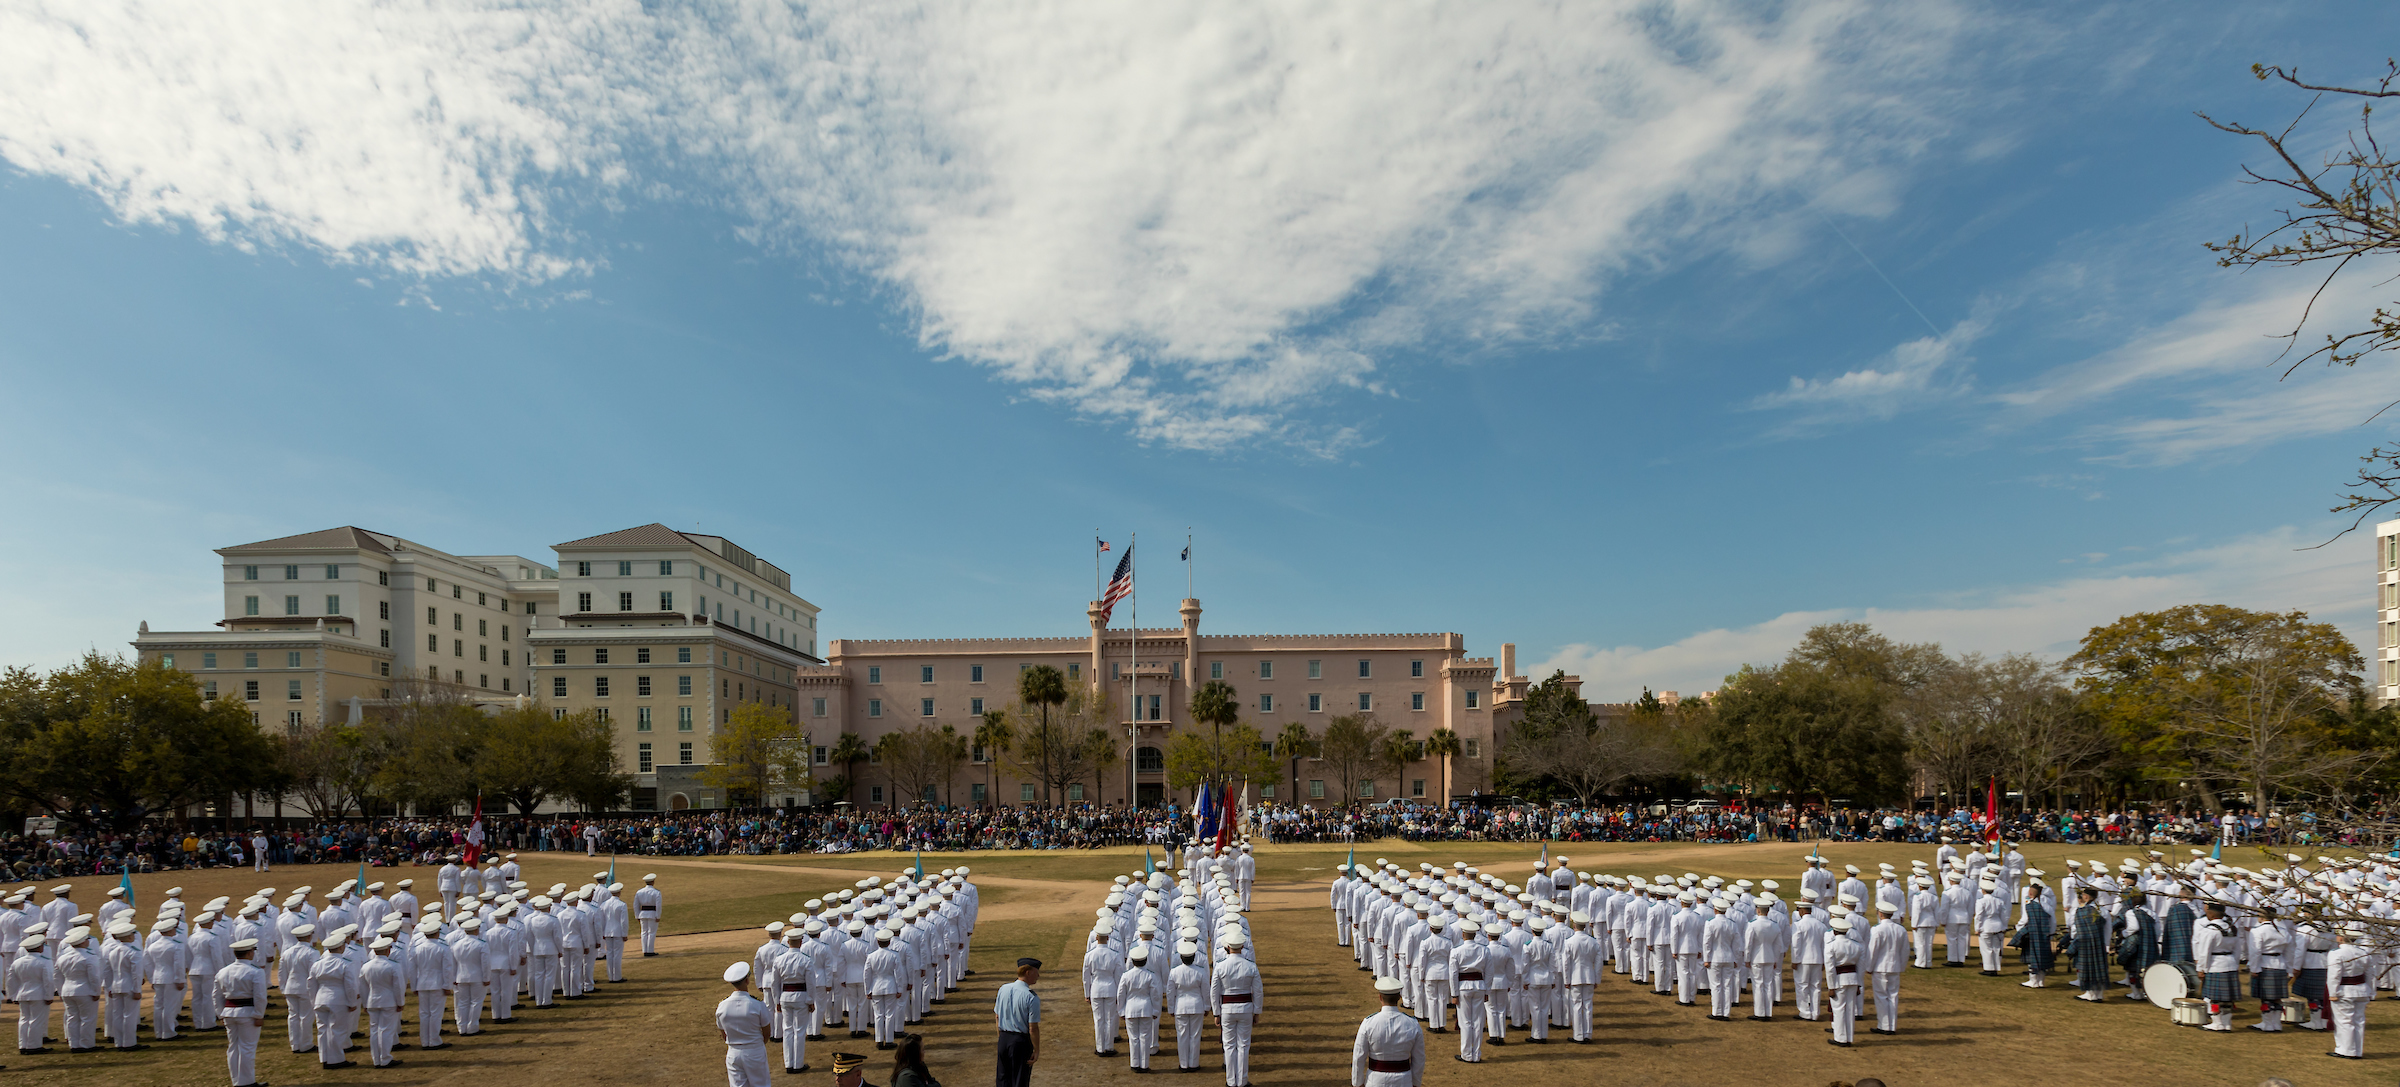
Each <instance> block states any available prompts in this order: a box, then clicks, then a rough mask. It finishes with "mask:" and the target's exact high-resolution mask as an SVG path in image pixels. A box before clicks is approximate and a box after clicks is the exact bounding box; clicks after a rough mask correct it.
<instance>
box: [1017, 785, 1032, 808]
mask: <svg viewBox="0 0 2400 1087" xmlns="http://www.w3.org/2000/svg"><path fill="white" fill-rule="evenodd" d="M1017 803H1019V804H1031V803H1033V783H1032V782H1030V781H1028V782H1023V783H1020V784H1019V785H1018V786H1017Z"/></svg>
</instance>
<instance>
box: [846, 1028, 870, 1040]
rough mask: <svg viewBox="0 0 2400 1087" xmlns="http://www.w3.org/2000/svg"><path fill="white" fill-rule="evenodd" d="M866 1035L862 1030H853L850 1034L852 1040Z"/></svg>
mask: <svg viewBox="0 0 2400 1087" xmlns="http://www.w3.org/2000/svg"><path fill="white" fill-rule="evenodd" d="M867 1034H868V1032H867V1031H863V1030H854V1031H851V1032H850V1036H851V1037H853V1038H864V1037H866V1036H867Z"/></svg>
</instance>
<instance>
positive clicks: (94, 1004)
mask: <svg viewBox="0 0 2400 1087" xmlns="http://www.w3.org/2000/svg"><path fill="white" fill-rule="evenodd" d="M70 934H71V933H70ZM84 939H85V941H86V943H87V944H88V943H89V941H90V939H91V937H90V935H89V934H86V935H85V937H84ZM51 968H52V969H54V970H56V971H58V995H59V1001H60V1003H61V1004H62V1005H63V1006H64V1008H65V1012H64V1014H63V1016H62V1018H64V1019H65V1021H66V1031H67V1049H68V1050H69V1051H77V1050H89V1049H95V1048H98V1046H99V1044H100V1042H99V1027H100V1015H99V1013H100V994H101V993H103V992H105V991H106V985H107V979H106V977H104V976H103V975H102V973H101V965H100V956H98V955H96V954H93V953H92V951H91V949H90V948H89V947H64V948H61V949H60V950H59V952H58V958H57V959H56V960H55V961H54V962H52V963H51Z"/></svg>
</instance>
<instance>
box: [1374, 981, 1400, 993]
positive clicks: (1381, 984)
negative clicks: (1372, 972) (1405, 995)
mask: <svg viewBox="0 0 2400 1087" xmlns="http://www.w3.org/2000/svg"><path fill="white" fill-rule="evenodd" d="M1400 989H1401V985H1400V979H1399V978H1394V977H1380V978H1376V979H1375V991H1376V992H1379V993H1383V994H1386V995H1391V994H1396V993H1398V992H1399V991H1400Z"/></svg>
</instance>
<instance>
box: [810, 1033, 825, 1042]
mask: <svg viewBox="0 0 2400 1087" xmlns="http://www.w3.org/2000/svg"><path fill="white" fill-rule="evenodd" d="M808 1040H809V1041H812V1042H822V1041H824V1040H825V1036H824V1035H822V1034H811V1035H808Z"/></svg>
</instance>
